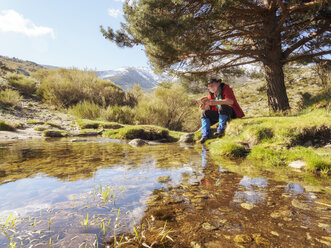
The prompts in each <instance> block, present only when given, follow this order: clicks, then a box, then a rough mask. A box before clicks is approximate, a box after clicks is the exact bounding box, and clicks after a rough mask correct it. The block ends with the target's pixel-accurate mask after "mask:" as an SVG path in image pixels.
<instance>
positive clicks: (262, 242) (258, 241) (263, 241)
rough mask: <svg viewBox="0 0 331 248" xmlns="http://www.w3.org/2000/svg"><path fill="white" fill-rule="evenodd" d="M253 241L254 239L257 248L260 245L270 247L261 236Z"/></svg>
mask: <svg viewBox="0 0 331 248" xmlns="http://www.w3.org/2000/svg"><path fill="white" fill-rule="evenodd" d="M254 239H255V243H256V244H258V245H259V246H260V245H262V246H267V247H269V246H270V241H269V240H268V239H266V238H263V237H261V236H257V237H255V238H254Z"/></svg>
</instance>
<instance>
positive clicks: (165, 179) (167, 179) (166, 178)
mask: <svg viewBox="0 0 331 248" xmlns="http://www.w3.org/2000/svg"><path fill="white" fill-rule="evenodd" d="M157 181H158V182H159V183H167V182H170V181H171V178H170V176H161V177H159V178H158V179H157Z"/></svg>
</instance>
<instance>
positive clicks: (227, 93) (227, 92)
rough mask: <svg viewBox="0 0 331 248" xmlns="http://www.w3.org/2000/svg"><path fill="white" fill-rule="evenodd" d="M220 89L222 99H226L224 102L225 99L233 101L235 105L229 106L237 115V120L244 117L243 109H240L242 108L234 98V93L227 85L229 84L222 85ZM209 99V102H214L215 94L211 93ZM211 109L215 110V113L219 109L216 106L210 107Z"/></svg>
mask: <svg viewBox="0 0 331 248" xmlns="http://www.w3.org/2000/svg"><path fill="white" fill-rule="evenodd" d="M220 88H221V90H222V91H221V97H222V99H224V100H225V99H231V100H232V101H233V104H232V105H229V106H230V107H232V108H233V110H234V112H235V113H236V116H237V118H242V117H244V116H245V114H244V112H243V111H242V109H241V108H240V106H239V104H238V102H237V99H236V97H235V96H234V94H233V91H232V89H231V88H230V86H229V85H227V84H224V83H222V84H221V85H220ZM208 99H209V100H214V99H215V96H214V94H213V93H209V95H208ZM210 109H211V110H213V111H217V108H216V107H215V106H210Z"/></svg>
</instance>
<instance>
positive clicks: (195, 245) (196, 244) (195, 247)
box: [190, 241, 201, 248]
mask: <svg viewBox="0 0 331 248" xmlns="http://www.w3.org/2000/svg"><path fill="white" fill-rule="evenodd" d="M190 245H191V247H192V248H201V245H199V244H198V243H197V242H195V241H192V242H191V243H190Z"/></svg>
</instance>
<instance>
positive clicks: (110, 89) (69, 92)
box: [34, 69, 125, 108]
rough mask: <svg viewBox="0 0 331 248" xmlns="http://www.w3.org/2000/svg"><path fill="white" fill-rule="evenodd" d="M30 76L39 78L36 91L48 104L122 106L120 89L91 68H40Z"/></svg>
mask: <svg viewBox="0 0 331 248" xmlns="http://www.w3.org/2000/svg"><path fill="white" fill-rule="evenodd" d="M34 77H35V78H37V79H38V80H40V81H41V85H40V88H39V90H38V94H39V95H40V96H41V97H42V98H43V99H44V101H46V102H48V103H49V104H51V105H55V106H56V107H66V108H67V107H70V106H73V105H76V104H78V103H80V102H81V101H89V102H94V103H95V104H97V105H100V106H108V105H111V106H113V105H115V104H118V105H122V104H123V103H124V101H125V93H124V91H123V90H122V89H121V88H120V87H119V86H117V85H115V84H114V83H112V82H109V81H106V80H101V79H99V78H97V76H96V74H95V73H94V72H92V71H80V70H77V69H56V70H54V69H53V70H45V69H44V70H40V71H38V72H37V73H35V74H34Z"/></svg>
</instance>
